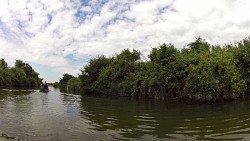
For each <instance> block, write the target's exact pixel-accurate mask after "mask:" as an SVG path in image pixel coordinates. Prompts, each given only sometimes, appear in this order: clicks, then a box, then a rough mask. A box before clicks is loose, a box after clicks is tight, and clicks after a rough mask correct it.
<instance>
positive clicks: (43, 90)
mask: <svg viewBox="0 0 250 141" xmlns="http://www.w3.org/2000/svg"><path fill="white" fill-rule="evenodd" d="M40 92H49V89H47V90H45V89H41V90H40Z"/></svg>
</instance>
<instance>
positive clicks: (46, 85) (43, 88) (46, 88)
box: [41, 78, 49, 91]
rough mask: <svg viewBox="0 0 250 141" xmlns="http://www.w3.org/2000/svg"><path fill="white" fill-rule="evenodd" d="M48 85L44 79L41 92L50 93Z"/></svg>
mask: <svg viewBox="0 0 250 141" xmlns="http://www.w3.org/2000/svg"><path fill="white" fill-rule="evenodd" d="M48 90H49V88H48V83H47V82H46V81H44V80H43V78H42V83H41V91H48Z"/></svg>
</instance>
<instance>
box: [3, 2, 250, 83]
mask: <svg viewBox="0 0 250 141" xmlns="http://www.w3.org/2000/svg"><path fill="white" fill-rule="evenodd" d="M248 13H250V3H249V2H248V0H216V1H215V0H1V1H0V58H4V59H5V60H6V61H7V63H8V65H9V66H13V65H14V62H15V60H17V59H21V60H23V61H24V62H26V63H28V64H30V65H31V66H32V67H33V69H34V70H35V71H36V72H38V73H39V74H40V75H39V77H43V78H44V79H45V80H47V81H48V82H55V81H59V79H60V78H62V75H63V74H64V73H68V74H72V75H74V76H78V75H79V74H81V71H80V70H81V69H83V68H84V66H85V65H87V64H88V61H89V60H90V59H92V58H95V57H97V56H100V55H105V56H107V57H110V56H112V55H114V54H117V53H120V52H121V51H122V50H124V49H136V50H138V51H140V52H141V53H142V54H143V55H144V56H147V55H148V54H149V53H150V51H151V49H152V48H153V47H157V46H159V44H162V43H167V44H169V43H171V44H173V45H174V46H175V47H176V48H178V49H181V48H183V47H185V46H186V45H187V44H188V43H190V42H192V41H194V40H195V38H196V37H202V38H204V39H206V41H207V42H209V43H211V44H221V45H224V44H226V43H232V42H235V41H240V40H242V39H245V38H247V37H249V31H250V16H249V14H248Z"/></svg>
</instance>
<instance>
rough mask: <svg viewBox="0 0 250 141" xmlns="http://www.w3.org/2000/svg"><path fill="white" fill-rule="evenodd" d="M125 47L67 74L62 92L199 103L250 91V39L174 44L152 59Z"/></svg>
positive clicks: (164, 46) (157, 51)
mask: <svg viewBox="0 0 250 141" xmlns="http://www.w3.org/2000/svg"><path fill="white" fill-rule="evenodd" d="M141 56H142V55H141V53H140V52H139V51H137V50H132V51H131V50H129V49H125V50H123V51H122V52H121V53H120V54H116V55H114V56H112V57H105V56H99V57H96V58H93V59H91V60H90V61H89V63H88V64H87V65H86V66H84V67H83V69H82V70H81V74H80V75H79V76H78V77H74V76H72V75H69V74H64V75H63V77H62V78H61V79H60V82H59V83H58V84H59V88H60V90H61V91H64V92H70V93H77V92H82V91H83V92H84V93H86V94H105V95H114V96H128V97H139V98H144V97H148V98H155V99H179V98H187V99H190V100H195V101H222V100H230V99H237V98H239V97H243V96H244V95H245V94H248V93H249V91H250V38H246V39H244V40H242V41H239V42H235V43H232V44H227V45H224V46H221V45H211V44H209V43H208V42H206V41H205V40H204V39H202V38H200V37H199V38H196V39H195V41H193V42H191V43H189V44H188V45H187V46H186V47H184V48H183V49H181V50H180V49H177V48H175V47H174V45H172V44H162V45H159V47H156V48H152V50H151V52H150V54H149V55H148V60H142V57H141Z"/></svg>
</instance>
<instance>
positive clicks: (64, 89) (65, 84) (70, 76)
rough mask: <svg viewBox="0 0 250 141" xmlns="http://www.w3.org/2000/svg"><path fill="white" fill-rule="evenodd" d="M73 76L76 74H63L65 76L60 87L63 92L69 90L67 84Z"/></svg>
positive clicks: (60, 82)
mask: <svg viewBox="0 0 250 141" xmlns="http://www.w3.org/2000/svg"><path fill="white" fill-rule="evenodd" d="M71 78H74V76H73V75H70V74H67V73H65V74H63V77H62V78H61V79H60V81H59V89H60V91H61V92H67V89H66V86H67V83H68V81H69V80H70V79H71Z"/></svg>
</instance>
